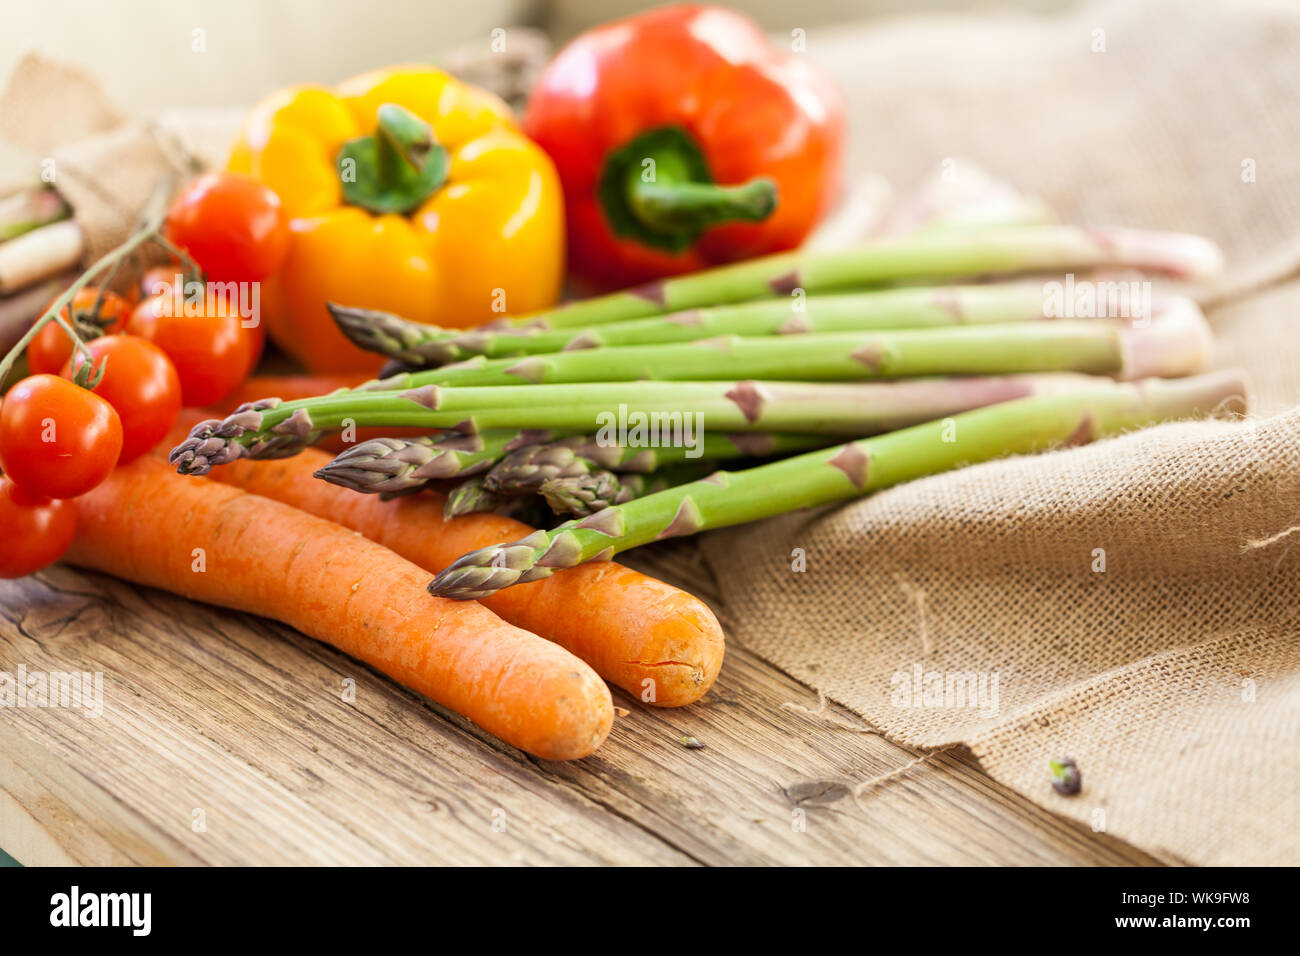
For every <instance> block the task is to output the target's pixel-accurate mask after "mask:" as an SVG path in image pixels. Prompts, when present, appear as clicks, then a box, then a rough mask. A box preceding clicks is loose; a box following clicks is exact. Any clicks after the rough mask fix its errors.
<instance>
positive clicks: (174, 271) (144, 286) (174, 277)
mask: <svg viewBox="0 0 1300 956" xmlns="http://www.w3.org/2000/svg"><path fill="white" fill-rule="evenodd" d="M183 280H184V275H183V273H182V270H181V267H180V264H179V263H172V264H171V265H165V266H154V267H153V268H151V269H146V270H145V272H144V274H143V275H141V276H140V281H139V283H137V286H136V297H135V301H136V304H137V305H139V304H140V302H141V300H143V299H148V298H150V297H151V296H155V295H162V294H163V293H165V292H167V291H168V290H170V289H171V288H172V287H173V286H174V285H176V283H177V282H181V281H183Z"/></svg>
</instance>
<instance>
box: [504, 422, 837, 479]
mask: <svg viewBox="0 0 1300 956" xmlns="http://www.w3.org/2000/svg"><path fill="white" fill-rule="evenodd" d="M698 439H699V440H698V442H697V443H696V444H694V445H693V446H687V445H685V444H681V445H660V446H659V447H657V448H641V447H626V446H622V445H609V444H601V443H600V442H598V441H596V440H594V439H593V438H592V437H591V436H586V435H579V436H575V437H572V438H565V439H562V440H560V441H555V442H549V443H545V444H531V445H528V446H526V447H523V448H519V449H518V450H515V451H511V452H510V454H508V455H506V456H505V457H504V458H502V459H501V460H500V461H499V462H497V463H496V464H495V465H493V466H492V469H491V471H489V472H488V473H487V474H486V475H484V478H483V480H484V482H485V483H486V484H487V487H488V488H490V489H492V490H493V491H499V492H501V493H503V494H507V495H527V494H533V493H535V492H537V491H540V490H541V487H542V485H543V484H545V483H546V482H548V481H553V480H555V479H558V478H577V477H580V476H582V475H586V474H589V473H590V472H593V471H597V470H601V469H608V470H610V471H617V472H631V473H641V474H645V473H649V472H655V471H658V470H660V469H661V468H664V467H672V466H674V465H680V464H684V463H689V462H690V461H692V460H702V461H717V460H728V459H734V458H757V457H761V456H764V455H775V454H780V453H784V452H791V451H806V450H807V449H809V448H816V447H818V446H820V445H826V444H830V440H829V439H827V438H826V437H825V436H824V435H800V434H796V433H786V434H761V433H754V432H737V433H735V434H732V435H727V434H716V433H714V432H705V433H704V434H702V435H699V436H698ZM688 456H694V457H693V458H692V457H688Z"/></svg>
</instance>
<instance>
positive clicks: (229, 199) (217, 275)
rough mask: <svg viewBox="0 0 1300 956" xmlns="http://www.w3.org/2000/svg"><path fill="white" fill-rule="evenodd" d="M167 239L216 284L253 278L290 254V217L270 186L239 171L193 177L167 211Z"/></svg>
mask: <svg viewBox="0 0 1300 956" xmlns="http://www.w3.org/2000/svg"><path fill="white" fill-rule="evenodd" d="M165 231H166V234H167V238H169V239H171V240H172V242H175V243H176V244H177V245H179V246H182V247H184V248H185V249H186V250H188V252H189V254H190V255H191V256H193V257H194V259H195V261H196V262H198V264H199V266H200V267H201V268H202V269H203V271H204V273H206V274H207V277H208V278H209V279H211V280H213V281H215V282H256V281H258V280H261V279H265V278H266V277H267V276H269V275H271V274H272V273H273V272H275V271H276V270H278V269H279V268H280V266H281V265H282V264H283V263H284V259H285V256H287V255H288V254H289V220H288V217H287V216H286V215H285V213H284V210H283V208H282V207H281V205H280V197H279V196H277V195H276V194H275V192H274V191H273V190H271V189H270V188H269V187H267V186H266V185H264V184H263V183H261V182H259V181H258V180H256V179H254V178H253V177H252V176H247V175H245V174H243V173H232V172H225V171H222V172H211V173H204V174H203V175H201V176H199V177H197V178H195V179H193V180H191V181H190V182H189V183H188V184H187V185H186V186H185V188H184V189H182V190H181V191H180V193H178V194H177V196H176V198H175V199H174V200H173V201H172V205H171V208H170V209H168V211H167V222H166V226H165Z"/></svg>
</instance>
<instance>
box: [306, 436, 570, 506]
mask: <svg viewBox="0 0 1300 956" xmlns="http://www.w3.org/2000/svg"><path fill="white" fill-rule="evenodd" d="M553 437H554V435H553V433H551V432H549V431H539V432H528V431H508V430H502V431H487V432H483V433H481V434H477V435H463V434H461V433H460V432H447V433H444V434H442V435H436V436H432V437H420V438H376V439H372V440H370V441H365V442H362V443H361V444H359V445H356V446H354V447H352V448H349V449H347V450H346V451H344V452H342V453H341V454H339V455H338V456H336V457H335V458H334V460H333V461H331V462H329V464H327V465H325V466H324V467H323V468H321V469H320V470H319V471H317V472H316V477H317V478H321V479H324V480H325V481H328V482H330V483H332V484H335V485H341V486H342V487H344V488H351V489H352V490H353V491H360V492H364V493H366V494H393V493H396V492H406V491H410V490H413V489H419V488H424V487H427V486H428V485H429V484H430V483H432V482H435V481H441V480H444V479H448V478H468V477H471V476H473V475H478V474H482V473H483V472H485V471H487V470H488V469H489V468H491V467H492V466H493V465H494V464H495V463H496V462H497V461H498V460H500V459H501V457H502V456H504V455H508V454H511V453H512V452H514V450H515V449H522V448H524V447H525V446H528V445H531V444H533V443H535V442H549V441H551V440H552V438H553Z"/></svg>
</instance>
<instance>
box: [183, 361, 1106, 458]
mask: <svg viewBox="0 0 1300 956" xmlns="http://www.w3.org/2000/svg"><path fill="white" fill-rule="evenodd" d="M1089 380H1090V376H1080V375H1073V374H1070V373H1058V374H1047V375H1007V376H999V377H992V378H954V379H929V378H917V379H905V380H901V381H897V382H866V383H852V384H829V385H828V384H817V383H808V384H805V383H802V382H761V381H748V380H747V381H740V382H616V383H605V382H600V383H583V384H578V385H534V386H531V387H529V388H518V387H500V388H440V387H439V386H437V385H426V386H424V387H423V388H418V389H413V390H411V391H406V392H399V391H393V390H384V391H360V390H358V391H351V392H339V393H335V394H332V395H322V396H318V397H316V398H307V399H299V400H296V401H292V402H281V401H279V400H278V399H266V400H264V401H261V402H251V403H248V404H246V405H243V406H240V407H239V408H238V409H236V410H235V411H234V412H233V413H232V414H230V415H228V416H226V418H224V419H212V420H209V421H205V422H201V423H199V424H198V425H196V426H195V427H194V428H193V429H192V430H191V431H190V435H189V437H188V438H187V439H186V440H185V441H183V442H182V443H181V444H179V445H177V446H176V447H175V448H173V449H172V452H171V455H170V461H171V462H172V464H174V465H176V468H177V471H179V472H180V473H181V474H193V475H203V474H207V473H208V472H209V471H211V470H212V468H213V467H214V466H216V465H224V464H228V463H229V462H232V461H236V460H238V459H240V458H282V457H286V456H288V455H296V454H297V453H298V452H299V451H301V450H302V449H303V448H305V447H306V446H307V445H310V444H312V443H314V442H315V441H316V440H317V439H318V438H319V437H320V436H321V435H322V434H323V433H324V432H326V431H335V430H338V429H341V428H343V427H345V426H346V425H348V424H352V425H356V426H357V427H359V428H364V427H372V426H373V427H402V426H412V427H417V428H430V429H433V428H446V429H452V430H455V431H460V432H463V433H466V434H473V433H475V432H480V431H484V430H487V429H501V428H512V429H519V428H551V429H558V430H563V431H569V432H574V433H579V432H595V433H596V435H597V438H598V439H599V440H600V441H602V442H603V443H606V444H608V443H610V440H609V439H610V436H612V435H616V434H618V433H625V434H629V435H630V434H632V432H633V431H638V430H639V431H640V432H652V431H653V432H654V433H655V434H662V433H663V432H665V431H667V432H669V433H670V434H671V436H672V440H671V441H668V442H667V443H668V444H689V443H690V441H691V440H692V436H693V435H698V434H700V430H703V431H704V433H707V431H710V430H712V431H718V432H741V431H756V432H804V433H815V434H824V435H847V436H858V435H868V434H875V433H877V432H881V431H889V430H891V429H894V428H901V427H903V426H904V425H914V424H916V423H917V422H923V421H927V420H929V419H931V418H939V417H942V416H944V415H951V414H954V413H956V412H960V411H965V410H967V409H971V408H979V407H980V406H983V405H990V404H993V403H995V402H1005V401H1009V400H1011V399H1013V398H1023V397H1024V396H1026V395H1033V394H1039V393H1041V392H1043V391H1045V390H1046V391H1051V390H1056V391H1060V390H1062V389H1064V388H1070V387H1074V386H1078V385H1079V384H1080V383H1081V382H1087V381H1089ZM1101 381H1109V379H1102V380H1101ZM697 426H699V427H698V428H697ZM688 432H689V433H688ZM629 443H630V442H629ZM659 444H665V442H664V441H660V442H659Z"/></svg>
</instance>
